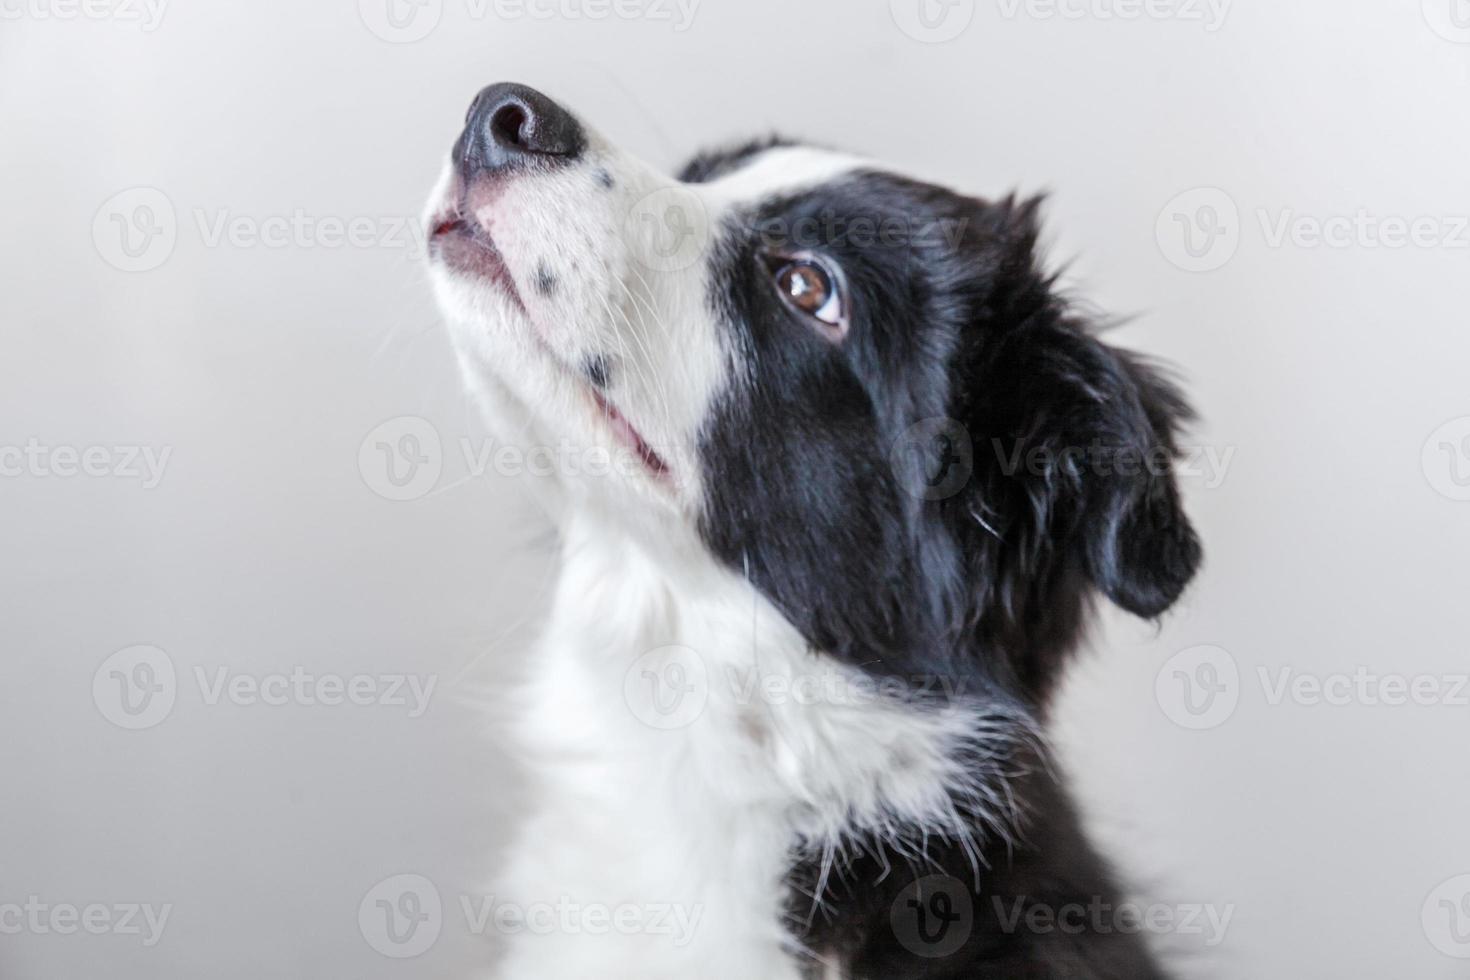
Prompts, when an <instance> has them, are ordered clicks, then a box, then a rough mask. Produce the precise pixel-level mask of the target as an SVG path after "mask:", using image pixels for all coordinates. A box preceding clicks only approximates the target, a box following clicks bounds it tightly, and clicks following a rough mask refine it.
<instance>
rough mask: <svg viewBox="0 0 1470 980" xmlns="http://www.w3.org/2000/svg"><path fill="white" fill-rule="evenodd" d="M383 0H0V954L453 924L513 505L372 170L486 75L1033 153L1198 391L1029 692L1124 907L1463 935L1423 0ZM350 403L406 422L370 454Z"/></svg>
mask: <svg viewBox="0 0 1470 980" xmlns="http://www.w3.org/2000/svg"><path fill="white" fill-rule="evenodd" d="M389 2H390V0H363V3H361V4H356V3H353V2H351V0H334V2H331V3H312V4H303V3H293V2H286V0H255V2H253V3H250V4H234V5H227V4H204V3H199V2H195V0H172V2H167V0H152V4H151V5H146V4H144V3H143V0H126V2H124V0H90V2H89V3H88V5H87V6H86V7H82V6H81V5H80V3H79V2H77V0H0V221H3V226H4V233H3V235H0V284H3V288H0V323H3V356H0V469H3V471H4V475H3V476H0V547H3V550H4V555H5V561H4V569H3V571H0V643H3V651H4V660H3V664H0V669H3V673H0V677H3V683H0V772H3V787H4V790H3V806H0V976H3V977H4V978H6V980H35V978H46V980H50V978H73V977H83V976H107V977H111V978H117V980H126V978H139V980H141V978H154V977H206V976H207V977H210V978H241V980H244V978H256V977H260V976H290V977H312V978H315V977H335V976H342V977H347V976H351V977H354V978H394V977H416V978H422V977H462V976H468V975H470V967H471V965H472V964H474V963H475V962H477V961H479V960H481V959H483V958H484V956H485V947H486V946H487V945H489V944H491V943H493V942H494V929H493V927H491V928H487V929H484V930H477V928H476V925H475V916H474V915H473V914H472V915H469V916H467V915H466V914H465V911H464V908H463V905H462V899H464V900H466V901H468V904H469V906H470V909H471V912H474V911H475V910H476V909H478V908H479V902H480V901H481V898H482V897H483V894H484V889H483V886H482V885H481V884H480V882H481V881H483V880H484V878H485V875H486V872H487V869H489V868H490V867H491V866H492V863H493V861H494V857H495V850H496V847H497V846H498V845H499V843H500V841H501V840H502V838H503V830H504V827H505V826H506V818H507V813H508V812H509V811H510V810H512V809H513V803H514V786H513V785H512V780H511V779H510V777H509V775H508V771H507V768H506V766H505V764H504V763H503V762H502V760H501V756H500V750H499V749H498V747H497V745H496V744H495V742H494V740H493V739H491V738H489V737H487V735H486V725H485V722H484V717H485V716H484V710H485V709H484V707H483V705H484V702H485V700H486V698H487V693H486V691H485V687H486V684H487V682H493V681H494V680H495V679H496V678H498V677H500V676H502V674H503V672H504V671H505V670H506V669H507V668H508V667H510V666H513V665H514V664H515V662H516V661H517V660H518V658H520V657H522V656H523V654H524V651H525V648H526V643H527V638H528V636H529V635H530V633H531V631H532V630H533V629H534V626H535V622H536V615H537V610H538V607H539V604H540V602H541V600H542V599H543V598H544V587H545V584H546V581H547V575H548V573H549V572H550V566H549V564H548V558H547V555H548V553H549V548H548V539H547V531H546V528H545V527H543V526H542V525H541V524H540V522H539V519H538V518H537V517H536V516H535V515H536V511H535V509H534V507H533V506H531V505H530V504H529V503H528V502H527V501H526V500H525V499H524V497H523V496H522V492H521V491H520V490H519V489H518V488H517V487H516V486H514V485H513V484H512V482H511V481H509V480H506V479H504V478H502V477H500V476H497V475H495V474H493V473H491V474H482V475H479V476H476V475H475V473H474V472H473V470H474V467H473V466H471V465H468V464H467V463H466V458H465V454H464V447H465V446H469V447H470V449H471V458H473V456H474V455H475V451H476V450H477V449H478V448H481V447H483V445H484V443H483V440H484V439H486V438H487V437H486V435H485V433H484V432H483V430H482V429H481V428H480V427H479V426H478V424H477V422H476V420H475V419H474V417H473V415H472V414H471V413H470V411H469V409H468V406H467V404H466V403H465V401H464V399H463V398H462V397H461V396H460V394H459V387H458V380H457V377H456V374H455V372H454V369H453V364H452V360H451V357H450V352H449V350H448V347H447V344H446V341H445V337H444V335H443V333H442V331H441V330H440V329H439V325H438V322H437V318H436V314H435V311H434V309H433V307H432V305H431V303H430V300H429V297H428V292H427V289H426V288H425V285H424V276H423V274H422V272H421V269H420V265H419V261H418V255H417V251H416V247H415V238H414V237H413V235H412V234H411V233H410V231H409V230H407V229H408V228H409V227H410V225H405V224H404V219H411V218H412V216H414V215H416V214H417V213H418V211H419V207H420V204H421V202H422V200H423V199H424V197H425V195H426V193H427V191H428V189H429V186H430V183H431V180H432V179H433V177H434V176H435V174H436V172H437V169H438V166H439V162H440V160H441V159H442V155H443V153H444V152H445V150H446V149H447V147H448V145H449V143H450V142H451V141H452V139H453V137H454V135H455V133H456V130H457V127H458V126H459V124H460V120H461V118H462V114H463V111H464V108H465V106H466V105H467V104H468V101H469V99H470V97H471V96H472V94H473V93H474V92H475V91H476V90H477V89H478V88H479V87H480V86H481V85H483V84H485V83H487V82H490V81H496V80H503V79H513V80H519V81H524V82H528V83H530V84H533V85H536V86H538V87H541V88H543V89H545V90H547V91H548V92H550V93H552V94H554V95H556V96H557V97H558V98H560V99H561V100H563V101H564V102H565V103H567V104H568V105H569V106H571V107H573V108H574V109H575V110H576V111H577V112H578V113H579V114H581V115H582V116H583V117H584V118H586V119H588V120H590V121H591V122H592V124H593V125H595V126H596V127H598V128H599V129H601V130H602V131H604V132H605V133H607V134H608V135H610V136H611V137H612V138H614V139H616V140H619V141H620V142H622V143H624V144H625V145H628V146H629V147H631V148H633V149H636V150H637V151H638V152H640V153H641V154H643V155H644V156H645V157H647V158H649V159H650V160H652V161H654V162H656V163H659V164H662V165H665V166H673V165H674V164H675V163H676V162H677V161H678V160H679V159H681V158H682V157H683V156H684V155H685V154H686V153H688V152H689V151H692V150H693V149H694V148H695V147H697V146H698V145H700V144H702V143H706V142H709V141H715V140H721V139H725V138H729V137H734V136H740V135H744V134H748V133H751V132H752V131H764V130H767V129H770V128H772V127H775V128H779V129H782V130H785V131H790V132H794V133H798V134H801V135H804V136H808V137H810V138H813V139H816V140H819V141H823V142H826V143H830V144H834V145H839V146H844V147H848V148H851V149H854V150H857V151H860V152H864V153H867V154H870V155H874V156H879V157H883V158H887V159H889V160H891V161H893V162H894V163H895V164H897V165H899V166H901V167H904V168H908V169H913V170H917V171H919V172H921V173H924V174H927V175H929V176H931V177H932V178H934V179H937V180H941V181H945V182H948V183H951V184H954V185H956V186H959V187H961V188H964V189H967V190H970V191H973V192H977V193H983V194H999V193H1002V192H1005V191H1007V190H1009V189H1011V188H1014V187H1019V188H1021V189H1023V190H1028V191H1039V190H1050V191H1051V192H1052V197H1051V204H1050V208H1049V212H1048V213H1049V219H1050V232H1051V237H1052V243H1053V253H1054V254H1055V255H1056V256H1057V258H1058V259H1059V260H1062V259H1066V260H1072V265H1071V272H1070V278H1071V279H1072V280H1073V281H1074V283H1075V286H1076V288H1077V289H1078V291H1079V292H1080V293H1081V294H1082V295H1085V296H1086V297H1088V298H1089V299H1090V300H1092V301H1093V302H1094V303H1095V304H1096V305H1098V306H1100V307H1101V308H1103V309H1106V310H1109V311H1112V312H1114V313H1120V314H1129V315H1132V319H1131V321H1130V322H1129V324H1128V325H1127V326H1126V327H1124V328H1122V329H1120V330H1118V331H1117V333H1116V334H1115V336H1116V338H1117V339H1118V340H1119V341H1120V342H1125V343H1128V344H1131V345H1134V346H1137V347H1139V348H1142V349H1144V350H1147V351H1150V352H1152V353H1155V354H1158V355H1160V356H1162V357H1165V358H1167V359H1170V360H1172V361H1174V362H1175V363H1176V364H1177V365H1178V366H1179V367H1180V368H1181V370H1182V371H1183V373H1184V374H1185V376H1186V378H1187V379H1188V385H1189V388H1190V390H1191V391H1192V392H1193V394H1194V396H1195V398H1196V400H1197V402H1198V405H1199V407H1200V409H1201V410H1202V412H1203V415H1204V419H1205V422H1204V424H1202V425H1201V427H1200V428H1199V430H1198V431H1197V433H1196V437H1195V441H1196V442H1197V444H1198V446H1200V447H1201V449H1200V453H1199V459H1200V461H1201V465H1200V466H1198V467H1197V473H1196V475H1194V476H1192V477H1190V478H1188V479H1187V481H1186V482H1187V484H1188V488H1187V489H1188V495H1189V502H1190V507H1191V510H1192V512H1193V514H1194V515H1195V517H1196V519H1197V522H1198V524H1199V526H1200V528H1201V531H1202V534H1203V536H1204V539H1205V542H1206V545H1207V549H1208V567H1207V569H1206V571H1205V572H1204V574H1203V575H1202V576H1201V578H1200V579H1199V581H1198V583H1197V585H1196V586H1195V588H1194V589H1193V590H1192V592H1191V593H1190V595H1189V596H1188V599H1187V601H1186V602H1185V603H1183V604H1182V606H1181V608H1180V609H1179V610H1177V611H1176V612H1175V613H1174V614H1173V615H1171V616H1169V617H1168V618H1167V620H1166V621H1165V623H1164V625H1163V626H1162V628H1161V629H1157V630H1156V629H1154V628H1152V627H1149V626H1146V625H1143V624H1139V623H1136V622H1132V621H1127V620H1125V619H1123V618H1121V617H1117V618H1110V619H1109V620H1108V624H1107V629H1106V630H1105V631H1104V632H1102V633H1101V634H1099V636H1098V642H1097V643H1096V644H1095V646H1096V650H1095V652H1093V653H1092V654H1090V655H1089V656H1087V657H1086V658H1085V659H1084V662H1083V663H1082V664H1081V665H1080V667H1079V670H1078V672H1077V674H1076V676H1075V683H1073V684H1072V685H1071V687H1070V689H1069V691H1068V695H1067V697H1066V699H1065V702H1064V705H1063V707H1062V711H1061V712H1060V714H1061V716H1062V724H1061V731H1060V737H1061V740H1062V742H1063V744H1064V746H1065V748H1066V757H1067V761H1068V765H1069V767H1070V768H1071V770H1072V771H1073V772H1074V774H1075V776H1076V779H1077V781H1078V783H1079V785H1080V786H1081V787H1082V790H1083V792H1084V795H1085V797H1086V798H1087V800H1088V801H1089V804H1090V805H1091V807H1092V810H1093V812H1094V814H1095V815H1096V817H1097V822H1098V825H1099V832H1100V833H1101V834H1102V835H1103V836H1104V838H1105V839H1106V840H1107V841H1108V848H1109V850H1110V851H1111V852H1112V853H1115V854H1118V855H1120V857H1122V859H1123V860H1122V863H1123V864H1124V866H1125V867H1127V868H1128V869H1130V871H1132V872H1133V873H1134V878H1135V879H1136V880H1137V881H1138V883H1139V884H1140V886H1141V889H1140V890H1141V894H1143V895H1144V896H1146V897H1148V898H1150V899H1151V900H1155V901H1159V902H1162V903H1164V904H1165V906H1166V907H1168V908H1172V909H1176V910H1177V909H1180V908H1185V907H1188V906H1192V905H1201V906H1207V907H1209V908H1211V909H1214V910H1215V911H1216V912H1217V913H1220V912H1228V913H1229V915H1230V916H1231V918H1230V920H1229V926H1228V931H1227V932H1226V934H1225V936H1224V938H1223V941H1222V942H1219V943H1218V944H1216V945H1214V946H1209V945H1206V944H1205V943H1204V942H1203V941H1202V940H1201V938H1200V937H1199V936H1193V935H1189V934H1187V933H1185V934H1178V933H1176V934H1174V935H1169V936H1164V937H1162V939H1163V941H1164V942H1165V944H1166V945H1179V946H1182V947H1187V948H1189V949H1190V950H1191V952H1190V953H1189V955H1188V957H1187V958H1186V959H1185V961H1184V963H1183V965H1182V966H1181V971H1180V972H1181V974H1182V975H1184V976H1187V977H1265V976H1283V977H1284V976H1312V977H1326V976H1333V977H1354V978H1356V977H1362V978H1379V977H1383V976H1385V975H1397V976H1412V977H1415V978H1425V980H1434V978H1451V977H1466V976H1470V962H1467V961H1466V960H1465V959H1464V958H1465V957H1470V878H1462V877H1460V876H1463V875H1467V874H1470V835H1467V833H1466V831H1465V827H1466V810H1467V805H1470V752H1467V751H1466V748H1467V744H1470V704H1467V697H1470V692H1467V691H1466V690H1463V689H1461V688H1460V687H1459V684H1460V681H1459V680H1457V678H1462V677H1463V676H1464V675H1465V674H1466V672H1467V671H1470V663H1467V657H1466V651H1465V631H1464V628H1463V616H1464V608H1465V607H1464V599H1465V595H1466V591H1467V585H1470V582H1467V573H1466V567H1465V555H1466V550H1467V545H1470V502H1466V501H1467V498H1470V485H1467V484H1470V441H1467V436H1470V384H1467V376H1466V365H1467V363H1470V331H1467V329H1466V327H1467V323H1466V310H1467V308H1470V274H1467V272H1470V230H1467V229H1466V227H1465V216H1466V215H1467V214H1470V177H1467V168H1466V161H1467V159H1470V126H1467V125H1466V124H1467V122H1470V119H1467V106H1470V100H1467V98H1466V96H1467V92H1470V43H1467V42H1470V9H1466V4H1465V2H1464V0H1425V3H1424V4H1423V5H1422V6H1421V4H1419V3H1418V2H1414V0H1397V2H1393V3H1383V2H1380V0H1297V2H1294V3H1291V4H1283V3H1270V2H1264V0H1236V2H1234V3H1227V2H1225V0H1215V2H1214V3H1209V2H1207V0H1150V2H1148V3H1147V4H1144V3H1142V2H1136V0H1059V3H1055V4H1054V3H1048V2H1047V0H955V2H952V3H941V2H939V0H923V2H924V4H925V7H924V8H923V12H924V13H925V15H926V16H925V18H924V19H920V17H919V13H920V9H919V7H918V0H895V2H894V3H893V4H890V3H888V0H856V2H855V0H825V2H816V0H806V2H791V0H702V2H698V3H695V2H694V0H686V2H685V4H684V6H683V7H680V6H679V5H677V4H676V3H674V2H673V0H657V2H655V0H621V3H620V5H619V6H618V7H617V8H616V9H617V11H619V12H621V13H614V14H612V15H610V16H607V17H604V18H598V17H596V16H594V14H596V13H597V10H598V8H597V7H596V3H597V0H590V2H591V3H592V4H593V6H591V7H585V6H580V5H578V4H577V3H575V2H569V3H564V2H563V0H525V3H524V4H522V3H516V2H515V0H502V2H501V3H499V4H498V5H497V4H495V3H491V2H489V0H419V3H418V5H417V6H415V5H413V4H411V3H408V2H407V0H391V3H393V4H394V6H393V7H389V6H388V3H389ZM603 9H606V8H603ZM390 12H392V13H394V14H395V16H394V17H393V19H390V18H389V14H390ZM628 14H632V15H634V16H627V15H628ZM663 14H667V17H663V16H661V15H663ZM344 239H350V240H344ZM403 416H414V417H419V418H422V419H424V420H426V421H427V423H428V426H429V428H428V429H427V430H426V431H425V432H424V433H421V434H424V435H425V436H426V437H427V438H428V439H430V440H432V439H433V438H437V439H438V440H439V452H438V453H437V454H433V453H427V452H426V456H427V457H428V458H430V459H431V460H433V462H434V464H435V465H437V470H436V469H434V467H433V466H430V468H429V469H428V470H426V471H423V472H421V473H420V475H419V477H418V479H417V480H416V481H410V482H409V483H408V484H406V485H404V486H395V485H394V484H393V483H392V482H390V481H388V480H387V477H386V473H385V471H384V469H383V462H382V460H379V459H376V458H375V456H374V445H375V440H374V439H369V438H368V437H369V435H370V433H372V432H373V431H374V430H375V428H376V427H377V426H379V425H380V424H381V423H384V422H385V421H388V420H393V419H398V418H400V417H403ZM395 424H396V425H398V428H394V427H393V426H392V425H390V427H389V429H387V430H385V431H386V432H388V433H389V434H391V435H402V434H404V433H403V431H401V426H402V423H395ZM380 435H381V433H380ZM365 444H366V446H367V449H366V451H365V452H364V453H361V454H360V448H362V447H363V446H364V445H365ZM430 448H432V447H430ZM1211 454H1213V455H1211ZM404 496H407V497H411V498H412V499H408V500H393V499H389V498H390V497H404ZM359 676H360V677H361V678H362V680H359V681H354V678H355V677H359ZM410 680H411V681H412V682H413V683H416V684H418V685H419V687H418V688H417V689H415V688H414V687H413V686H411V684H410V683H409V682H410ZM398 682H401V687H399V688H398V689H397V690H394V686H395V683H398ZM354 685H355V686H354ZM429 685H433V686H432V687H429ZM1283 685H1284V686H1283ZM1315 685H1325V691H1326V693H1325V694H1322V693H1320V692H1318V693H1314V691H1317V687H1316V686H1315ZM1405 690H1408V691H1409V694H1408V695H1407V696H1406V695H1405ZM349 693H350V694H352V695H353V696H352V697H349V696H348V695H349ZM488 696H489V697H490V698H491V699H492V700H493V693H492V694H490V695H488ZM337 700H340V701H342V702H343V703H335V704H333V703H323V701H337ZM271 702H276V703H271ZM356 702H361V703H356ZM401 875H410V876H418V877H412V878H406V879H405V878H399V877H397V876H401ZM430 884H431V885H432V887H426V886H428V885H430ZM405 892H407V893H409V894H413V895H418V896H420V897H421V898H423V899H424V900H425V901H424V903H423V904H421V906H420V909H421V911H422V914H423V915H424V916H427V918H425V919H424V920H423V923H422V925H423V927H422V928H421V929H420V930H419V931H418V932H417V933H415V934H414V935H412V936H407V934H406V933H404V934H397V935H389V934H387V933H386V932H385V928H386V927H385V926H384V924H383V923H384V922H385V921H386V920H385V919H384V918H383V916H382V914H381V912H380V910H378V909H377V906H376V902H377V901H378V899H380V898H387V899H389V900H392V899H396V898H397V897H398V896H399V895H400V894H403V893H405ZM435 896H437V897H438V901H439V903H440V905H439V908H438V910H437V914H435V912H436V910H435V909H434V908H432V907H430V906H432V905H433V900H434V897H435ZM132 906H137V907H139V910H138V911H137V912H136V914H130V913H129V911H128V910H129V908H130V907H132ZM404 910H405V911H412V909H410V908H407V907H404ZM360 911H362V913H363V914H362V915H361V916H360V915H359V912H360ZM145 913H148V914H145ZM149 914H151V916H152V918H151V919H150V918H149ZM165 916H166V918H165ZM481 932H483V933H484V934H483V935H481V934H479V933H481ZM410 952H411V953H417V954H418V955H417V956H416V957H414V958H402V954H404V953H410ZM386 954H394V955H386Z"/></svg>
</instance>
